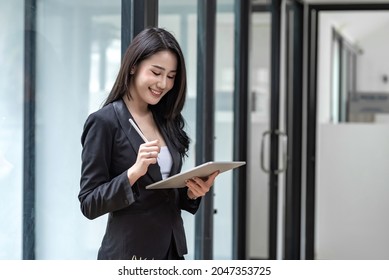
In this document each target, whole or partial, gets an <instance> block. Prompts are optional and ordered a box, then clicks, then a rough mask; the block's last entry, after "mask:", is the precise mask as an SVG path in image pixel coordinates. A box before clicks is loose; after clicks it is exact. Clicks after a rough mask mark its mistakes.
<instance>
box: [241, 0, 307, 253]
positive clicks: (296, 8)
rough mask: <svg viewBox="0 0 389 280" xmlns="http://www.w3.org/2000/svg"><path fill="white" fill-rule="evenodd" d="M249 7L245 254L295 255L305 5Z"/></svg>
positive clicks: (297, 248) (284, 3) (298, 236)
mask: <svg viewBox="0 0 389 280" xmlns="http://www.w3.org/2000/svg"><path fill="white" fill-rule="evenodd" d="M261 7H262V8H261ZM253 9H254V13H253V15H252V31H251V32H252V33H251V36H252V40H251V44H252V45H251V54H252V59H251V68H250V69H251V77H250V79H251V92H250V96H251V97H250V104H251V105H250V118H251V122H250V125H251V127H250V137H249V139H250V144H249V146H250V153H249V159H248V161H249V164H248V166H249V167H248V168H249V174H250V181H249V195H248V205H249V221H248V228H249V229H248V233H249V243H248V248H249V253H248V258H250V259H299V258H300V240H301V219H300V217H301V164H302V161H301V152H302V142H301V136H302V135H301V132H302V130H301V129H302V100H303V99H302V97H303V89H302V82H303V74H302V73H303V70H302V67H303V65H302V61H303V37H302V36H303V24H302V23H303V6H302V4H301V3H300V2H298V1H272V5H271V6H266V5H262V6H261V5H258V6H255V5H254V8H253Z"/></svg>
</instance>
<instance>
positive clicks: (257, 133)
mask: <svg viewBox="0 0 389 280" xmlns="http://www.w3.org/2000/svg"><path fill="white" fill-rule="evenodd" d="M251 24H252V30H251V33H250V35H251V42H250V48H251V49H250V63H251V65H250V98H249V103H250V117H251V122H250V126H249V134H250V138H249V149H248V150H249V151H250V152H249V155H248V160H247V161H248V162H247V168H248V172H249V174H250V178H249V181H248V183H249V187H248V197H247V203H248V220H247V223H248V229H247V232H248V248H247V254H248V258H249V259H267V258H268V240H269V234H268V232H269V228H268V227H269V226H268V225H269V189H268V186H269V182H268V181H269V178H268V177H269V175H268V174H267V173H265V172H264V171H263V170H262V168H261V156H263V158H264V160H263V163H264V165H265V166H264V167H265V168H266V169H269V162H270V161H269V153H268V150H269V147H270V141H269V137H268V134H267V136H264V135H263V133H265V132H266V131H268V130H269V127H270V78H271V77H270V70H271V69H270V58H271V13H270V12H255V13H253V14H252V18H251ZM262 137H263V139H262ZM261 139H262V141H264V142H263V143H264V144H263V147H264V149H263V151H261ZM261 153H263V155H262V154H261Z"/></svg>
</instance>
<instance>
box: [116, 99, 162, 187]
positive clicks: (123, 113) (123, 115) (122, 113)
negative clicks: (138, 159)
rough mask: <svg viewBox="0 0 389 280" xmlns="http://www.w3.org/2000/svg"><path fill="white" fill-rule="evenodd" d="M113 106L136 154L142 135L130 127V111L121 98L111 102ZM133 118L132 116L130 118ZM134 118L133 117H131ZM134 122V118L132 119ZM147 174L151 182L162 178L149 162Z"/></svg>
mask: <svg viewBox="0 0 389 280" xmlns="http://www.w3.org/2000/svg"><path fill="white" fill-rule="evenodd" d="M112 104H113V107H114V109H115V113H116V116H117V118H118V120H119V123H120V126H121V128H122V129H123V131H124V133H125V134H126V136H127V138H128V141H129V142H130V144H131V147H132V148H133V150H134V153H135V154H136V155H137V154H138V150H139V146H140V145H141V144H142V143H144V141H143V139H142V137H140V135H139V134H138V132H136V130H135V129H134V128H133V127H132V125H131V123H130V121H129V119H130V118H132V115H131V113H130V112H129V111H128V109H127V106H126V104H125V103H124V101H123V100H122V99H120V100H116V101H114V102H113V103H112ZM132 119H133V118H132ZM133 120H134V119H133ZM134 122H135V120H134ZM147 174H148V175H149V176H150V177H151V179H152V181H153V182H157V181H160V180H162V175H161V170H160V168H159V165H158V163H157V164H151V165H150V166H149V169H148V172H147Z"/></svg>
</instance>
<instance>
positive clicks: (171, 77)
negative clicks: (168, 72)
mask: <svg viewBox="0 0 389 280" xmlns="http://www.w3.org/2000/svg"><path fill="white" fill-rule="evenodd" d="M167 77H168V78H169V79H171V80H173V79H174V78H175V77H176V76H167Z"/></svg>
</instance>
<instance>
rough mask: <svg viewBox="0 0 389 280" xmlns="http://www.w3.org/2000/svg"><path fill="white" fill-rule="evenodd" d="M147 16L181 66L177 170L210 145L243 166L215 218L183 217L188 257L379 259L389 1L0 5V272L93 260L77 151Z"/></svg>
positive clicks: (57, 0) (205, 214) (217, 191)
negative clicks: (184, 80)
mask: <svg viewBox="0 0 389 280" xmlns="http://www.w3.org/2000/svg"><path fill="white" fill-rule="evenodd" d="M139 2H142V3H146V4H147V3H149V6H147V5H146V4H141V5H140V6H141V8H139V7H138V6H137V5H138V4H139ZM207 5H208V6H207ZM212 7H213V8H212ZM128 8H131V9H132V13H130V12H127V10H126V9H128ZM150 16H151V17H153V18H152V20H151V22H155V23H157V25H158V26H160V27H164V28H166V29H167V30H169V31H171V32H172V33H173V34H174V35H175V36H176V38H177V39H178V41H179V42H180V44H181V47H182V49H183V52H184V55H185V58H186V63H187V69H188V92H187V103H186V106H185V109H184V116H185V119H186V121H187V130H188V133H189V135H190V137H191V139H192V143H191V148H190V154H189V158H188V159H187V160H186V161H185V165H184V167H183V169H184V170H185V169H188V168H190V167H193V166H195V165H196V164H197V163H198V162H199V161H201V159H199V155H198V154H197V153H196V151H198V150H199V149H200V150H206V149H207V147H206V146H205V147H204V144H203V143H199V142H200V141H199V139H201V138H202V137H204V136H205V137H211V139H213V141H211V142H212V143H211V144H210V145H211V146H212V149H211V150H213V151H214V152H213V155H211V158H212V159H213V160H217V161H230V160H245V161H246V162H247V165H246V166H245V167H244V168H242V169H240V171H237V172H235V171H234V172H227V173H224V174H221V175H220V176H219V177H218V179H217V181H216V183H215V186H214V188H213V193H212V194H210V196H209V197H208V198H207V201H209V202H211V209H206V208H204V209H202V211H201V213H200V215H198V216H193V215H191V214H188V213H183V216H184V222H185V227H186V234H187V240H188V245H189V254H188V255H187V256H186V258H187V259H200V258H213V259H388V258H389V220H388V219H387V218H386V214H387V213H388V212H389V203H388V200H389V199H388V198H389V187H388V186H389V185H388V182H389V172H387V169H388V167H389V141H388V139H389V63H388V61H389V52H388V50H389V37H388V36H387V30H388V29H389V2H388V1H383V0H382V1H374V3H373V2H372V1H357V0H354V1H343V0H342V1H331V0H327V1H319V0H315V1H314V0H309V1H308V0H307V1H297V0H273V1H271V0H268V1H266V0H262V1H261V0H252V1H239V0H211V1H206V0H187V1H181V0H159V1H156V0H153V1H151V0H145V1H137V0H132V1H131V0H128V1H126V0H95V1H87V0H66V1H65V0H0V62H1V68H0V95H1V98H0V197H1V198H2V202H1V204H0V259H95V258H96V255H97V250H98V248H99V246H100V242H101V239H102V236H103V234H104V230H105V223H106V217H105V216H103V217H100V218H97V219H95V220H92V221H91V220H87V219H86V218H85V217H84V216H83V215H82V214H81V211H80V210H79V202H78V198H77V195H78V191H79V179H80V165H81V159H80V154H81V143H80V136H81V133H82V129H83V124H84V122H85V120H86V118H87V116H88V115H89V114H90V113H92V112H94V111H96V110H98V109H99V108H100V107H101V105H102V102H103V101H104V99H105V98H106V97H107V95H108V93H109V91H110V89H111V87H112V85H113V82H114V80H115V78H116V74H117V72H118V69H119V65H120V61H121V53H122V48H123V45H124V43H123V42H124V41H123V30H127V29H128V28H127V26H124V25H125V24H126V23H127V22H132V21H133V18H132V17H140V18H142V19H143V18H144V19H146V21H147V18H148V17H150ZM204 30H205V31H206V32H207V33H206V34H209V35H211V36H209V37H205V38H203V36H202V34H203V32H204ZM131 32H133V31H131ZM131 34H132V33H131ZM126 38H127V39H128V36H127V35H126ZM210 40H211V41H212V42H211V44H210V42H209V41H210ZM202 44H205V45H206V46H211V47H210V48H208V49H207V48H205V49H202V48H201V46H202ZM204 51H205V52H206V54H207V55H209V54H210V55H211V56H210V57H211V58H212V59H210V60H208V61H207V60H204V57H205V55H204V53H203V52H204ZM207 57H208V56H207ZM207 66H209V67H210V68H206V69H207V71H212V75H211V76H210V77H211V81H210V84H211V85H212V88H211V90H209V89H207V90H206V91H202V90H201V89H202V88H201V89H200V88H199V87H201V86H202V85H201V81H203V80H204V79H206V78H207V77H203V76H202V71H201V70H200V71H199V69H202V68H201V67H207ZM207 81H208V80H207ZM208 84H209V83H208ZM204 99H205V100H206V101H207V100H209V101H212V102H213V108H211V109H212V112H210V109H204V113H207V114H210V113H211V116H212V119H213V123H212V124H203V123H202V124H200V123H198V120H199V114H201V112H202V110H203V108H202V106H203V105H202V104H203V103H200V101H199V100H204ZM209 128H211V129H212V131H213V133H212V134H210V135H208V134H207V135H205V133H207V131H208V129H209ZM199 134H200V135H199ZM203 134H204V135H203ZM204 231H205V232H207V233H210V234H208V235H207V234H205V233H204ZM204 240H206V241H207V242H204Z"/></svg>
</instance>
